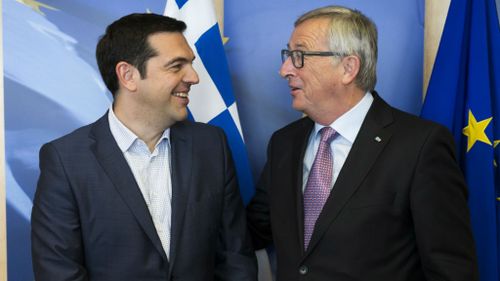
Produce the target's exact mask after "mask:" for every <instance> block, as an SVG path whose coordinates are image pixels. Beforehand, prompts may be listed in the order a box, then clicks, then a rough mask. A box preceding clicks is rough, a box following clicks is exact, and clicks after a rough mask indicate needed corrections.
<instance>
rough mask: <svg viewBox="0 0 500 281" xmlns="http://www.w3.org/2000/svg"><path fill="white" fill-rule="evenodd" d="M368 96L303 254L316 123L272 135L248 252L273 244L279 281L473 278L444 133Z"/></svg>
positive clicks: (459, 184)
mask: <svg viewBox="0 0 500 281" xmlns="http://www.w3.org/2000/svg"><path fill="white" fill-rule="evenodd" d="M374 98H375V99H374V101H373V104H372V106H371V108H370V110H369V111H368V113H367V115H366V117H365V120H364V122H363V124H362V126H361V128H360V131H359V133H358V135H357V137H356V139H355V141H354V143H353V145H352V148H351V151H350V152H349V155H348V157H347V159H346V161H345V163H344V166H343V167H342V170H341V171H340V174H339V176H338V178H337V180H336V182H335V185H334V186H333V189H332V191H331V193H330V196H329V198H328V200H327V202H326V203H325V205H324V207H323V210H322V212H321V214H320V216H319V218H318V220H317V221H316V226H315V229H314V232H313V234H312V238H311V241H310V243H309V247H308V249H307V250H304V242H303V241H304V212H303V210H304V207H303V192H302V182H303V180H302V170H303V159H304V153H305V150H306V147H307V141H308V138H309V135H310V133H311V131H312V130H313V127H314V122H313V121H312V120H311V119H309V118H307V117H305V118H302V119H300V120H299V121H296V122H294V123H292V124H290V125H288V126H286V127H284V128H282V129H281V130H278V131H277V132H276V133H275V134H274V135H273V136H272V138H271V141H270V142H269V149H268V158H267V163H266V166H265V168H264V171H263V173H262V177H261V180H260V182H259V184H258V188H257V191H256V195H255V197H254V198H253V199H252V201H251V202H250V205H249V206H248V208H247V211H248V218H249V227H250V229H251V232H252V234H253V240H254V243H255V246H256V247H257V248H261V247H265V246H267V245H269V244H270V243H271V242H273V243H274V245H275V247H276V257H277V280H278V281H299V280H300V281H308V280H311V281H330V280H335V281H388V280H390V281H437V280H443V281H444V280H446V281H476V280H478V271H477V263H476V256H475V250H474V243H473V239H472V232H471V227H470V221H469V213H468V208H467V188H466V186H465V182H464V179H463V176H462V173H461V172H460V169H459V167H458V165H457V162H456V159H455V155H454V144H453V138H452V136H451V134H450V133H449V132H448V131H447V130H446V129H445V128H444V127H442V126H440V125H437V124H435V123H431V122H428V121H424V120H421V119H419V118H416V117H414V116H411V115H409V114H407V113H404V112H401V111H399V110H397V109H395V108H392V107H391V106H389V105H388V104H387V103H385V102H384V101H383V100H382V99H381V98H380V97H379V96H378V95H377V94H375V93H374ZM334 158H335V156H334ZM334 161H335V160H334Z"/></svg>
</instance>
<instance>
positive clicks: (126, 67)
mask: <svg viewBox="0 0 500 281" xmlns="http://www.w3.org/2000/svg"><path fill="white" fill-rule="evenodd" d="M136 71H137V69H136V68H135V67H134V66H133V65H131V64H129V63H128V62H124V61H120V62H119V63H117V64H116V67H115V72H116V77H118V83H119V84H120V85H121V87H123V88H125V89H127V90H128V91H129V92H134V91H135V90H136V89H137V83H136V79H137V77H136V76H137V75H136V73H135V72H136Z"/></svg>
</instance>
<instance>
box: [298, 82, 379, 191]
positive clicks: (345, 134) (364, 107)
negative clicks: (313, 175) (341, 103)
mask: <svg viewBox="0 0 500 281" xmlns="http://www.w3.org/2000/svg"><path fill="white" fill-rule="evenodd" d="M372 103H373V96H372V94H371V93H370V92H367V93H366V94H365V96H364V97H363V98H362V99H361V100H360V101H359V102H358V104H356V105H355V106H354V107H353V108H351V109H350V110H349V111H347V112H346V113H344V114H342V115H341V116H340V117H339V118H337V120H335V121H334V122H333V123H332V124H330V127H331V128H332V129H334V130H335V131H336V132H337V134H336V136H335V137H334V139H333V141H332V142H331V144H330V147H331V150H332V155H333V173H332V175H333V180H332V186H331V188H333V185H335V182H336V181H337V178H338V176H339V173H340V171H341V170H342V167H343V166H344V163H345V160H346V159H347V156H348V155H349V151H351V147H352V144H353V143H354V140H355V139H356V136H357V135H358V132H359V129H360V128H361V124H362V123H363V121H364V120H365V117H366V114H367V113H368V110H369V109H370V106H371V105H372ZM323 127H324V126H323V125H320V124H318V123H315V124H314V130H313V131H312V132H311V135H310V136H309V141H308V143H307V147H306V152H305V155H304V167H303V170H302V175H303V177H302V192H304V190H305V188H306V184H307V178H308V177H309V171H310V170H311V167H312V164H313V162H314V158H315V157H316V152H317V151H318V147H319V142H320V139H321V134H320V133H319V130H321V129H322V128H323Z"/></svg>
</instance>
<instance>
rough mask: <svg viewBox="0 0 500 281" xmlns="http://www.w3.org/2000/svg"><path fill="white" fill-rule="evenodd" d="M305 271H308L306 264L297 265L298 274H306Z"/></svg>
mask: <svg viewBox="0 0 500 281" xmlns="http://www.w3.org/2000/svg"><path fill="white" fill-rule="evenodd" d="M307 272H309V268H308V267H307V266H305V265H301V266H300V267H299V273H300V275H306V274H307Z"/></svg>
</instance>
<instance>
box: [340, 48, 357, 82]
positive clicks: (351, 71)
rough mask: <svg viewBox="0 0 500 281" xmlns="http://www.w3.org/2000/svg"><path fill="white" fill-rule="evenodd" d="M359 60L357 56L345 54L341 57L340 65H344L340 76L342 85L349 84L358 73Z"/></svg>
mask: <svg viewBox="0 0 500 281" xmlns="http://www.w3.org/2000/svg"><path fill="white" fill-rule="evenodd" d="M360 65H361V61H360V59H359V57H357V56H352V55H351V56H347V57H344V58H343V59H342V66H343V67H344V75H343V76H342V83H344V85H348V84H351V83H352V82H353V81H354V80H355V79H356V77H357V76H358V73H359V68H360Z"/></svg>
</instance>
